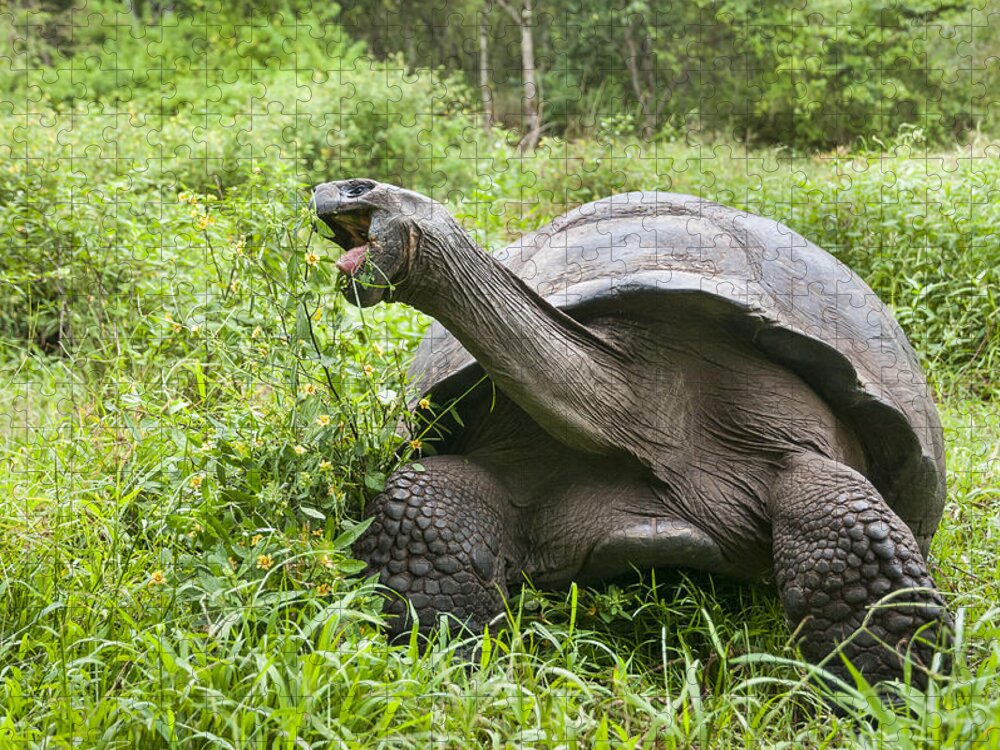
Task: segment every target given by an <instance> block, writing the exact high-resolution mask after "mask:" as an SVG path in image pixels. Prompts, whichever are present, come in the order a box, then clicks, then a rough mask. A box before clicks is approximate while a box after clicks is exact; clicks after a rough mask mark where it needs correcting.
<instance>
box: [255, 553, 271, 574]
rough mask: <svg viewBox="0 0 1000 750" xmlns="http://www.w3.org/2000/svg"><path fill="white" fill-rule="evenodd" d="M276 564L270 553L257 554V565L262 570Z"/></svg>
mask: <svg viewBox="0 0 1000 750" xmlns="http://www.w3.org/2000/svg"><path fill="white" fill-rule="evenodd" d="M273 564H274V560H273V559H272V558H271V556H270V555H257V567H258V568H260V569H261V570H269V569H270V567H271V566H272V565H273Z"/></svg>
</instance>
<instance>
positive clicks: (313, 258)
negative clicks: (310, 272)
mask: <svg viewBox="0 0 1000 750" xmlns="http://www.w3.org/2000/svg"><path fill="white" fill-rule="evenodd" d="M317 263H319V256H318V255H316V253H306V265H307V266H315V265H316V264H317Z"/></svg>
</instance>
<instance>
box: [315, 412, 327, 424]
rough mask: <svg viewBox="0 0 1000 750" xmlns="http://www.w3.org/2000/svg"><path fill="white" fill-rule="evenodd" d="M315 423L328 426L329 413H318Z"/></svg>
mask: <svg viewBox="0 0 1000 750" xmlns="http://www.w3.org/2000/svg"><path fill="white" fill-rule="evenodd" d="M316 424H318V425H319V426H320V427H329V426H330V415H329V414H320V415H319V416H318V417H316Z"/></svg>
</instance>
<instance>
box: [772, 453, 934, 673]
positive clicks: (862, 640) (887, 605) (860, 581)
mask: <svg viewBox="0 0 1000 750" xmlns="http://www.w3.org/2000/svg"><path fill="white" fill-rule="evenodd" d="M770 514H771V520H772V534H773V546H774V570H775V577H776V579H777V584H778V589H779V591H780V594H781V600H782V604H783V605H784V608H785V615H786V616H787V618H788V623H789V626H790V627H791V628H792V630H793V631H796V630H797V631H798V632H799V634H800V635H801V637H802V642H801V648H802V653H803V654H804V655H805V656H806V657H807V658H808V659H810V660H811V661H813V662H818V661H820V660H822V659H823V658H824V657H826V656H827V655H829V654H830V652H831V651H833V650H834V649H835V648H837V647H838V646H840V645H841V644H843V646H842V653H843V655H844V656H846V657H847V658H848V659H849V660H850V661H851V663H852V664H853V665H854V666H855V667H856V668H857V669H858V670H859V671H860V672H861V674H863V675H864V677H865V678H866V679H867V680H868V681H869V682H871V683H876V682H879V681H882V680H889V679H893V678H899V677H901V675H902V661H901V657H902V656H904V655H906V654H907V653H909V654H910V656H911V657H914V659H915V661H917V662H919V663H922V664H923V665H925V666H930V663H931V657H932V656H933V653H934V648H935V645H937V644H938V643H939V641H940V639H941V638H943V637H946V636H947V631H948V629H949V627H950V624H951V620H950V618H949V616H948V613H947V611H946V609H945V605H944V602H943V600H942V599H941V596H940V595H939V594H938V592H937V591H936V590H935V589H934V582H933V581H932V580H931V577H930V575H928V573H927V566H926V563H925V562H924V559H923V557H922V556H921V554H920V549H919V547H918V545H917V542H916V541H915V540H914V538H913V534H912V533H911V532H910V529H909V528H908V527H907V526H906V524H905V523H903V521H902V520H901V519H900V518H899V517H898V516H897V515H896V514H895V513H894V512H893V511H892V509H890V508H889V506H888V505H887V504H886V503H885V501H884V500H883V499H882V497H881V496H880V495H879V493H878V491H877V490H876V489H875V488H874V487H873V486H872V485H871V483H870V482H869V481H868V480H867V479H866V478H865V477H863V476H862V475H861V474H859V473H858V472H856V471H854V470H853V469H851V468H849V467H847V466H844V465H842V464H838V463H836V462H835V461H832V460H830V459H827V458H823V457H821V456H818V455H808V454H807V455H796V456H792V457H791V458H789V460H788V465H787V468H786V469H785V471H784V472H783V473H782V474H781V475H780V476H779V478H778V481H777V482H776V484H775V486H774V489H773V492H772V494H771V498H770ZM886 597H888V599H886ZM880 601H881V602H882V603H879V602H880ZM863 623H864V630H862V632H860V633H855V631H858V629H859V628H861V627H862V624H863ZM852 635H853V636H854V637H853V638H851V636H852ZM848 639H850V640H849V641H848ZM845 641H848V642H846V643H845ZM826 667H827V669H828V670H829V671H831V672H832V673H834V674H835V675H837V676H838V677H841V678H843V679H844V680H845V681H846V682H847V683H848V684H853V681H852V680H851V678H850V675H849V673H848V672H847V670H846V669H845V667H844V664H843V662H842V661H841V659H840V658H839V656H834V658H833V659H831V660H830V661H829V662H828V663H827V665H826ZM913 676H914V681H915V682H916V683H917V684H918V685H923V684H925V683H926V676H925V673H924V672H923V671H922V670H920V669H914V670H913Z"/></svg>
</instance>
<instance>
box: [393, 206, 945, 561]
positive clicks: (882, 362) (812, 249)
mask: <svg viewBox="0 0 1000 750" xmlns="http://www.w3.org/2000/svg"><path fill="white" fill-rule="evenodd" d="M494 257H495V258H496V259H497V260H499V261H500V262H501V263H502V264H504V265H505V266H506V267H507V268H509V269H510V270H511V271H513V272H514V273H515V274H517V275H518V276H519V277H521V278H522V279H523V280H524V281H525V282H527V283H528V285H529V286H530V287H531V288H532V289H534V290H535V291H536V292H537V293H538V294H539V295H540V296H541V297H542V298H543V299H545V300H546V301H547V302H548V303H550V304H552V305H554V306H555V307H558V308H560V309H561V310H562V311H563V312H565V313H567V314H568V315H570V316H571V317H573V318H575V319H576V320H578V321H580V322H581V323H583V324H584V325H586V323H587V321H588V320H589V319H593V318H595V317H597V316H600V315H604V316H606V315H608V314H609V313H615V312H619V313H621V314H630V313H632V314H638V315H641V316H643V319H648V320H650V321H651V322H650V324H651V325H656V319H657V311H666V310H669V309H671V308H672V306H676V305H681V306H685V308H684V309H685V310H691V309H692V308H691V307H690V306H697V307H696V308H695V309H700V310H703V311H704V312H705V314H706V315H713V316H716V319H717V320H718V321H719V322H720V325H725V326H727V327H732V328H731V330H735V331H739V332H740V335H744V336H746V337H747V338H748V339H749V340H750V341H752V342H753V344H754V345H755V346H756V347H757V348H758V349H759V350H760V351H761V352H763V353H764V354H765V356H767V357H768V358H769V359H770V360H771V361H774V362H777V363H780V364H781V365H783V366H785V367H787V368H789V369H790V370H792V371H794V372H795V373H796V374H797V375H798V376H799V377H800V378H802V379H803V380H804V381H805V382H806V383H807V384H808V385H809V386H810V387H812V388H813V389H814V390H815V391H816V392H817V393H818V394H819V395H820V396H821V397H822V398H823V399H824V400H825V401H826V402H827V403H828V404H829V405H830V407H831V408H832V409H833V411H834V412H835V413H836V414H837V416H838V417H839V418H840V419H842V420H843V421H844V422H845V423H846V424H847V425H848V426H849V427H851V428H852V429H853V430H854V432H855V434H856V435H857V436H858V438H859V440H860V441H861V443H862V445H863V447H864V450H865V452H866V455H867V458H868V463H869V468H868V472H867V474H868V478H869V480H870V481H871V482H872V483H873V484H874V485H875V486H876V488H877V489H878V490H879V491H880V492H881V493H882V495H883V497H885V499H886V501H887V502H888V503H889V505H890V506H891V507H892V508H893V509H894V510H895V511H896V513H897V514H898V515H899V516H900V517H901V518H902V519H903V520H904V521H905V522H906V523H907V524H908V525H909V526H910V528H911V529H912V530H913V533H914V536H916V538H917V540H918V542H919V543H920V545H921V547H922V549H923V552H924V554H926V552H927V547H928V546H929V544H930V539H931V536H932V535H933V533H934V530H935V529H936V528H937V525H938V522H939V520H940V517H941V513H942V508H943V505H944V498H945V458H944V441H943V435H942V430H941V423H940V420H939V418H938V414H937V409H936V407H935V405H934V401H933V399H932V395H931V391H930V389H929V387H928V385H927V381H926V379H925V378H924V375H923V372H922V371H921V368H920V364H919V362H918V360H917V357H916V354H915V353H914V351H913V349H912V347H911V346H910V344H909V342H908V341H907V340H906V337H905V335H904V334H903V332H902V330H901V329H900V327H899V325H898V323H896V321H895V320H894V319H893V317H892V314H891V313H890V312H889V310H888V309H887V308H886V307H885V305H884V304H882V302H881V301H880V300H879V299H878V297H877V296H876V295H875V293H874V292H873V291H872V290H871V288H870V287H869V286H868V285H867V284H865V282H864V281H862V280H861V279H860V278H858V277H857V276H856V275H855V274H854V273H853V272H852V271H851V270H850V269H849V268H848V267H847V266H845V265H844V264H843V263H841V262H839V261H838V260H837V259H836V258H834V257H833V256H831V255H830V254H829V253H827V252H825V251H824V250H822V249H820V248H819V247H817V246H816V245H814V244H813V243H811V242H809V241H808V240H806V239H804V238H803V237H801V236H800V235H798V234H796V233H795V232H794V231H792V230H791V229H789V228H788V227H787V226H785V225H783V224H781V223H779V222H777V221H775V220H773V219H768V218H764V217H760V216H755V215H753V214H749V213H746V212H743V211H738V210H736V209H733V208H728V207H726V206H722V205H720V204H718V203H713V202H711V201H707V200H703V199H700V198H696V197H692V196H686V195H678V194H674V193H664V192H632V193H623V194H620V195H614V196H611V197H610V198H605V199H603V200H599V201H594V202H592V203H588V204H585V205H583V206H580V207H579V208H576V209H574V210H572V211H570V212H569V213H567V214H565V215H563V216H561V217H559V218H557V219H555V220H554V221H552V222H551V223H549V224H547V225H546V226H544V227H542V228H541V229H538V230H537V231H535V232H534V233H532V234H529V235H526V236H524V237H522V238H521V239H519V240H517V241H516V242H514V243H513V244H511V245H509V246H508V247H506V248H505V249H503V250H500V251H499V252H497V253H495V255H494ZM410 377H411V379H413V380H414V381H415V382H416V384H417V386H418V387H419V389H420V391H421V393H425V394H427V395H429V396H431V397H433V398H434V399H435V400H437V401H442V400H445V399H448V398H452V397H455V396H457V395H458V394H460V393H463V392H464V391H465V390H466V389H467V388H468V387H469V385H470V384H471V383H474V382H475V380H476V379H478V378H480V377H482V370H481V369H480V368H479V366H478V365H477V363H476V361H475V360H474V359H473V358H472V356H471V355H470V354H469V353H468V352H467V351H466V350H465V349H464V348H463V347H462V345H461V344H460V343H459V342H458V340H457V339H455V337H454V336H452V335H451V334H450V333H449V332H448V331H447V330H445V329H444V328H443V327H442V326H441V324H440V323H437V322H435V323H433V324H432V325H431V327H430V328H429V330H428V331H427V333H426V335H425V337H424V339H423V340H422V341H421V343H420V345H419V346H418V348H417V351H416V354H415V358H414V360H413V364H412V366H411V368H410Z"/></svg>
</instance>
